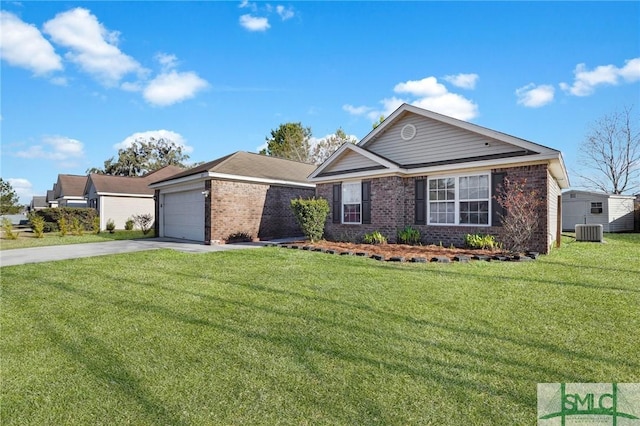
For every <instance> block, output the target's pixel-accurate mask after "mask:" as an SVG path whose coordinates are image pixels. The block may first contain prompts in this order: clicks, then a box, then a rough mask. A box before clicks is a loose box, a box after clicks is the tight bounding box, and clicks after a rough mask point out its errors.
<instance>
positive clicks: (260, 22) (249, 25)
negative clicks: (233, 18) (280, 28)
mask: <svg viewBox="0 0 640 426" xmlns="http://www.w3.org/2000/svg"><path fill="white" fill-rule="evenodd" d="M240 25H242V27H244V28H245V29H247V30H249V31H266V30H268V29H269V28H270V27H271V25H269V20H268V19H267V18H261V17H257V16H253V15H249V14H247V15H242V16H241V17H240Z"/></svg>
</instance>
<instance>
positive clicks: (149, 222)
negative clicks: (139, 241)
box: [133, 213, 153, 235]
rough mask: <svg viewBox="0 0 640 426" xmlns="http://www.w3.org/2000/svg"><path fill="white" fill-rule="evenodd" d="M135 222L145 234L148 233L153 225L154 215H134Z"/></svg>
mask: <svg viewBox="0 0 640 426" xmlns="http://www.w3.org/2000/svg"><path fill="white" fill-rule="evenodd" d="M133 222H134V223H135V224H136V225H138V227H140V229H141V230H142V233H143V234H144V235H147V234H148V233H149V231H151V228H152V227H153V215H152V214H151V213H145V214H136V215H133Z"/></svg>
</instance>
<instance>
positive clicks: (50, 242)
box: [0, 229, 154, 250]
mask: <svg viewBox="0 0 640 426" xmlns="http://www.w3.org/2000/svg"><path fill="white" fill-rule="evenodd" d="M14 232H18V233H19V237H18V239H16V240H10V239H8V238H1V239H0V250H11V249H19V248H20V249H22V248H30V247H45V246H59V245H66V244H84V243H100V242H103V241H114V240H133V239H136V238H152V237H153V236H154V233H153V230H152V231H151V232H149V233H148V234H147V235H144V234H143V233H142V231H123V230H121V231H116V232H114V233H113V234H111V233H109V232H106V231H103V232H100V233H99V234H93V233H91V232H89V231H86V232H85V233H84V235H71V234H67V235H65V236H64V237H61V236H60V234H59V233H57V232H51V233H46V234H44V237H43V238H36V237H34V236H33V234H32V232H31V230H30V229H29V230H26V229H23V230H17V231H14Z"/></svg>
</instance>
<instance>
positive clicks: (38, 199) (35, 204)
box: [29, 195, 49, 212]
mask: <svg viewBox="0 0 640 426" xmlns="http://www.w3.org/2000/svg"><path fill="white" fill-rule="evenodd" d="M47 207H49V204H48V203H47V197H46V196H45V195H34V196H33V198H31V203H30V204H29V211H30V212H32V211H35V210H42V209H46V208H47Z"/></svg>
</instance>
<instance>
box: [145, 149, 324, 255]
mask: <svg viewBox="0 0 640 426" xmlns="http://www.w3.org/2000/svg"><path fill="white" fill-rule="evenodd" d="M314 169H315V166H314V165H310V164H304V163H298V162H295V161H290V160H285V159H281V158H275V157H268V156H265V155H259V154H251V153H248V152H235V153H233V154H230V155H227V156H225V157H222V158H219V159H217V160H214V161H211V162H209V163H205V164H202V165H200V166H198V167H194V168H192V169H190V170H187V171H185V172H182V173H180V174H177V175H175V176H172V177H170V178H168V179H165V180H162V181H159V182H156V183H154V184H152V185H151V188H153V189H155V193H156V217H157V218H158V220H156V235H158V236H160V237H172V238H181V239H187V240H194V241H204V242H205V243H206V244H210V243H212V242H213V243H219V242H224V241H226V240H227V239H228V238H229V237H230V236H232V235H234V234H238V233H244V234H247V235H250V236H251V237H252V238H259V239H263V240H266V239H271V238H279V237H290V236H299V235H301V234H302V232H301V231H300V228H299V226H298V224H297V222H296V220H295V217H294V216H293V213H292V211H291V208H290V201H291V200H292V199H295V198H299V197H302V198H308V197H312V196H313V195H314V194H315V189H314V187H315V185H313V184H310V183H309V182H308V181H307V176H308V175H309V174H310V173H311V172H313V170H314Z"/></svg>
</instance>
